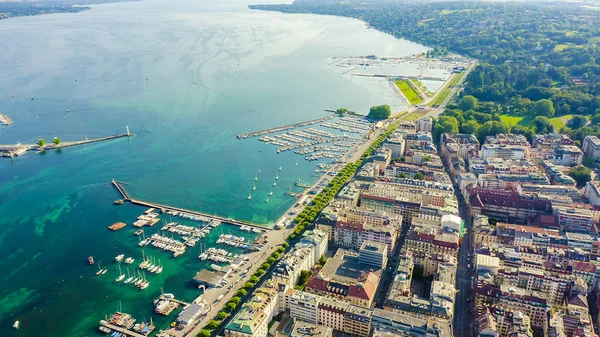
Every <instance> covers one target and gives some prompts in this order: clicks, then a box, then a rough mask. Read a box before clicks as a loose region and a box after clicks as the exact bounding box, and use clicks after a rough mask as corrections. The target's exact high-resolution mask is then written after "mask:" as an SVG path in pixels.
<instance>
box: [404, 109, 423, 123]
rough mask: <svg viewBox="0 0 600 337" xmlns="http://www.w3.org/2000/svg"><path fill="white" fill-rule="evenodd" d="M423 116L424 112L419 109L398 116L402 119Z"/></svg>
mask: <svg viewBox="0 0 600 337" xmlns="http://www.w3.org/2000/svg"><path fill="white" fill-rule="evenodd" d="M423 116H425V113H424V112H420V111H413V112H411V113H409V114H407V115H404V116H402V117H400V119H401V120H403V121H415V120H417V119H419V118H421V117H423Z"/></svg>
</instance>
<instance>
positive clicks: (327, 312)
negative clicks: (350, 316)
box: [318, 297, 350, 331]
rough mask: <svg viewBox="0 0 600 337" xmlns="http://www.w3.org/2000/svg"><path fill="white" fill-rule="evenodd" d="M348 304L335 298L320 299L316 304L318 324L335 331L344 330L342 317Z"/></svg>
mask: <svg viewBox="0 0 600 337" xmlns="http://www.w3.org/2000/svg"><path fill="white" fill-rule="evenodd" d="M349 305H350V304H349V303H348V302H345V301H340V300H339V299H336V298H330V297H321V300H320V301H319V304H318V313H319V320H318V322H319V324H320V325H325V326H329V327H331V328H333V330H336V331H343V330H344V316H345V315H346V311H347V309H348V306H349Z"/></svg>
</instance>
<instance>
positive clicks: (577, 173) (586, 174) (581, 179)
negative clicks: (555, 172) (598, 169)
mask: <svg viewBox="0 0 600 337" xmlns="http://www.w3.org/2000/svg"><path fill="white" fill-rule="evenodd" d="M569 176H571V178H573V179H575V181H576V182H577V185H579V186H582V185H584V184H585V183H587V182H588V181H590V180H591V179H592V170H590V169H589V168H587V167H585V166H583V165H579V166H577V167H574V168H572V169H571V170H570V171H569Z"/></svg>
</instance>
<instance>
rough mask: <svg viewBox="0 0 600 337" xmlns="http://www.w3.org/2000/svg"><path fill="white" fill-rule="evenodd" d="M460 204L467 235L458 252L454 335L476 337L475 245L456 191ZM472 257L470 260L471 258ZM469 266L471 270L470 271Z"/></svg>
mask: <svg viewBox="0 0 600 337" xmlns="http://www.w3.org/2000/svg"><path fill="white" fill-rule="evenodd" d="M455 194H456V198H457V199H458V203H459V208H458V209H459V215H460V217H461V218H462V219H463V220H464V222H465V233H464V236H463V238H462V243H461V244H460V248H459V250H458V259H457V260H458V261H457V262H458V267H457V270H456V289H458V293H457V294H456V301H455V306H454V335H455V336H474V332H473V329H474V326H473V325H472V323H473V322H474V316H473V309H472V306H473V296H472V295H473V294H472V291H471V277H472V276H474V272H473V271H472V270H473V263H472V262H473V261H472V259H473V258H472V257H473V245H472V239H473V238H472V235H473V231H472V229H471V217H470V216H469V213H468V211H467V206H466V204H465V203H464V201H463V199H462V196H461V195H460V191H458V189H457V190H456V191H455ZM469 256H470V258H469ZM469 265H470V267H471V269H469Z"/></svg>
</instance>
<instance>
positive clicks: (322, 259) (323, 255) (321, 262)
mask: <svg viewBox="0 0 600 337" xmlns="http://www.w3.org/2000/svg"><path fill="white" fill-rule="evenodd" d="M325 263H327V258H326V257H325V254H321V258H319V264H320V265H322V266H323V265H325Z"/></svg>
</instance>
